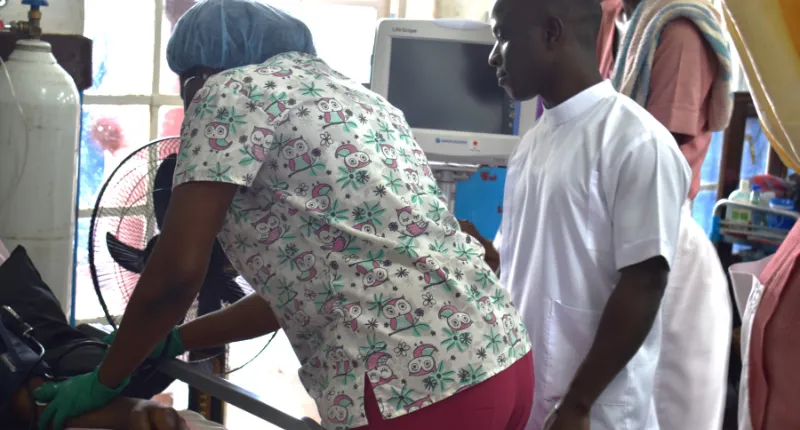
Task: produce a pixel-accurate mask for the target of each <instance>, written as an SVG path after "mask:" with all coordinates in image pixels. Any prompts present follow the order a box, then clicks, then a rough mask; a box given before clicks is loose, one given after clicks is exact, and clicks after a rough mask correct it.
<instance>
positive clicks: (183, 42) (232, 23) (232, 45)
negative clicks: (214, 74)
mask: <svg viewBox="0 0 800 430" xmlns="http://www.w3.org/2000/svg"><path fill="white" fill-rule="evenodd" d="M295 51H296V52H304V53H307V54H316V50H315V49H314V41H313V40H312V38H311V31H309V29H308V27H306V25H305V24H304V23H303V22H302V21H300V20H298V19H297V18H294V17H292V16H291V15H289V14H288V13H286V12H284V11H282V10H280V9H278V8H275V7H272V6H270V5H267V4H264V3H262V2H259V1H257V0H200V1H199V2H198V3H197V4H195V5H194V6H192V7H191V8H190V9H189V10H188V11H186V13H185V14H183V16H182V17H181V18H180V19H179V20H178V22H177V24H175V29H174V31H173V32H172V37H170V39H169V43H168V44H167V63H169V68H170V69H172V71H173V72H175V73H178V74H180V73H183V72H186V71H189V70H191V69H192V68H194V67H200V66H205V67H209V68H212V69H223V70H227V69H232V68H235V67H241V66H246V65H249V64H260V63H263V62H264V61H266V60H268V59H269V58H271V57H274V56H275V55H278V54H282V53H285V52H295Z"/></svg>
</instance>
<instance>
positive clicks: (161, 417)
mask: <svg viewBox="0 0 800 430" xmlns="http://www.w3.org/2000/svg"><path fill="white" fill-rule="evenodd" d="M42 383H43V381H42V380H41V379H40V378H34V379H32V380H30V381H28V383H27V384H26V386H25V387H23V388H21V389H20V390H19V391H17V394H16V395H15V396H14V413H15V418H17V419H18V420H20V421H21V422H24V423H27V422H28V421H29V420H30V418H31V417H30V413H31V404H30V399H31V397H30V394H29V393H30V392H33V391H34V390H36V388H38V387H39V386H40V385H42ZM45 406H47V405H37V416H38V414H41V413H42V411H43V410H44V408H45ZM66 427H67V428H74V429H80V428H86V429H112V430H117V429H120V430H122V429H133V430H187V429H188V427H187V426H186V423H184V421H183V418H181V417H180V416H179V415H178V413H177V412H176V411H175V410H174V409H172V408H170V407H167V406H163V405H161V404H159V403H156V402H151V401H149V400H140V399H131V398H126V397H118V398H116V399H115V400H114V401H112V402H111V403H109V404H108V405H106V406H104V407H102V408H100V409H98V410H96V411H92V412H89V413H87V414H84V415H81V416H79V417H75V418H72V419H68V420H67V426H66Z"/></svg>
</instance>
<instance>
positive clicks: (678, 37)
mask: <svg viewBox="0 0 800 430" xmlns="http://www.w3.org/2000/svg"><path fill="white" fill-rule="evenodd" d="M718 68H719V61H718V60H717V57H716V55H715V54H714V51H713V50H712V49H711V47H710V46H709V45H708V42H706V40H705V38H704V37H703V35H702V34H701V33H700V30H698V29H697V27H696V26H695V25H694V23H692V22H691V21H690V20H688V19H684V18H681V19H676V20H675V21H672V22H671V23H669V24H667V25H666V27H664V30H663V31H662V33H661V38H660V39H659V43H658V47H657V48H656V52H655V55H654V57H653V68H652V69H651V72H650V89H649V93H648V96H647V105H646V106H645V107H646V108H647V111H648V112H650V114H651V115H653V116H654V117H655V118H656V119H657V120H658V121H659V122H660V123H661V124H663V125H664V127H666V128H667V130H669V131H670V132H671V133H672V135H673V137H675V141H677V142H678V145H679V146H683V145H685V144H686V143H688V142H690V141H691V140H692V139H693V138H694V137H695V136H697V135H698V134H699V133H700V132H702V131H703V127H707V124H703V123H702V122H706V121H707V117H708V112H707V111H706V110H707V109H708V98H709V97H710V93H711V85H712V84H713V83H714V77H715V76H716V74H717V69H718ZM704 120H706V121H704ZM698 149H702V154H703V155H705V153H706V148H698ZM681 150H683V151H686V150H688V148H681ZM687 156H688V154H687ZM690 162H691V161H690ZM700 162H701V163H702V160H700Z"/></svg>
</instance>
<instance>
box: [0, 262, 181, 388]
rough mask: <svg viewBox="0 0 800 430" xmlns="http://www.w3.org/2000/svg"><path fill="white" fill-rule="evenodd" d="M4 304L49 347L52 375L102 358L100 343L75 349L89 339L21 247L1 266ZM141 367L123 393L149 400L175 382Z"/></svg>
mask: <svg viewBox="0 0 800 430" xmlns="http://www.w3.org/2000/svg"><path fill="white" fill-rule="evenodd" d="M2 305H6V306H10V307H11V308H12V309H14V310H15V311H16V312H17V314H19V316H20V317H21V318H22V319H23V320H24V321H25V322H27V323H28V324H30V326H31V327H33V335H34V337H35V338H36V340H38V341H39V342H40V343H41V344H42V346H44V348H45V350H46V353H45V356H44V361H45V362H46V363H47V364H48V365H50V367H51V368H52V371H53V374H54V375H53V376H56V377H64V378H66V377H70V376H75V375H80V374H83V373H88V372H91V371H93V370H94V369H96V368H97V366H99V365H100V363H101V362H102V361H103V358H104V357H105V348H104V347H103V346H101V345H99V344H98V345H97V346H95V345H88V346H83V347H80V348H77V349H75V346H76V344H78V343H80V342H83V341H88V340H90V338H89V337H87V336H86V335H85V334H83V333H81V332H80V331H79V330H78V329H76V328H74V327H72V326H71V325H69V323H68V322H67V317H66V316H65V315H64V312H62V311H61V305H60V304H59V303H58V300H57V299H56V296H55V295H54V294H53V292H52V291H51V290H50V288H49V287H48V286H47V284H45V282H44V281H43V280H42V277H41V275H39V272H38V271H37V270H36V267H35V266H34V265H33V262H31V260H30V258H29V257H28V253H27V252H26V251H25V248H23V247H21V246H18V247H17V248H16V249H15V250H14V252H12V253H11V255H10V256H9V257H8V260H6V261H5V262H3V264H2V265H0V306H2ZM140 370H141V372H140V373H137V374H136V375H134V377H133V378H132V379H131V383H130V385H129V386H128V387H127V388H126V390H125V391H123V395H126V396H128V397H137V398H144V399H148V398H150V397H152V396H154V395H156V394H158V393H160V392H162V391H164V390H165V389H166V388H167V387H168V386H169V385H170V384H171V383H172V382H173V381H174V379H172V378H169V377H167V376H165V375H163V374H161V373H155V374H153V373H152V372H151V371H150V366H143V368H142V369H140Z"/></svg>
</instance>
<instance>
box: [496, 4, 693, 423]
mask: <svg viewBox="0 0 800 430" xmlns="http://www.w3.org/2000/svg"><path fill="white" fill-rule="evenodd" d="M492 20H493V31H494V34H495V37H496V39H497V43H496V45H495V48H494V50H493V52H492V54H491V57H490V60H489V61H490V64H491V65H492V66H494V67H495V68H496V69H497V75H498V80H499V84H500V86H502V87H503V88H505V89H506V91H508V93H509V94H510V95H511V96H512V97H514V98H515V99H517V100H528V99H531V98H533V97H535V96H537V95H540V96H541V97H542V99H543V100H544V101H545V106H546V107H547V109H546V111H545V112H544V114H543V116H542V118H541V119H540V120H539V121H538V123H537V124H536V125H535V126H534V128H533V129H532V130H531V131H530V132H529V133H528V134H527V135H526V136H525V137H524V138H523V139H522V141H521V143H520V145H519V146H518V148H517V149H516V150H515V153H514V154H512V156H511V158H510V161H509V166H508V174H507V178H506V188H505V197H504V202H503V206H504V207H503V222H502V227H501V236H502V245H501V248H500V250H499V251H500V261H501V272H500V274H501V279H502V283H503V285H506V286H507V287H508V288H509V289H510V290H511V294H512V297H513V300H514V303H516V304H517V306H518V308H519V309H520V312H521V313H522V316H523V319H524V320H525V323H526V324H527V327H528V330H529V333H530V335H531V340H532V342H533V351H534V367H535V376H536V386H535V393H534V405H533V411H532V414H531V419H530V421H529V422H528V429H536V430H539V429H541V428H542V427H543V426H545V427H546V428H550V429H569V430H584V429H589V428H590V426H591V430H602V429H608V430H611V429H632V430H647V429H658V423H657V421H656V415H655V408H654V403H653V396H652V390H653V380H654V375H655V368H656V361H657V357H658V354H659V348H660V343H661V321H660V317H659V308H660V305H661V299H662V296H663V293H664V289H665V286H666V283H667V275H668V273H669V270H670V266H671V264H672V261H673V256H674V254H675V247H676V244H677V242H678V231H679V230H678V229H679V222H680V208H681V205H682V203H683V201H684V199H685V198H686V194H687V193H688V189H689V183H690V176H691V175H690V170H689V166H688V164H687V163H686V161H685V159H684V158H683V156H682V155H681V153H680V151H679V149H678V146H677V144H676V143H675V140H674V138H673V137H672V135H671V134H670V133H669V131H667V129H666V128H664V126H662V125H661V124H660V123H659V122H658V121H657V120H656V119H654V118H653V117H652V116H651V115H650V114H649V113H647V111H645V109H644V108H642V107H640V106H639V105H637V104H636V103H635V102H634V101H632V100H630V99H628V98H627V97H625V96H622V95H620V94H619V93H617V92H616V91H615V90H614V88H613V87H612V86H611V84H610V83H609V82H607V81H603V80H602V79H601V77H600V74H599V73H598V65H597V61H596V58H595V48H596V36H597V33H598V29H599V25H600V20H601V11H600V5H599V3H598V2H597V1H596V0H538V1H537V0H498V1H497V3H496V4H495V6H494V9H493V11H492Z"/></svg>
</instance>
